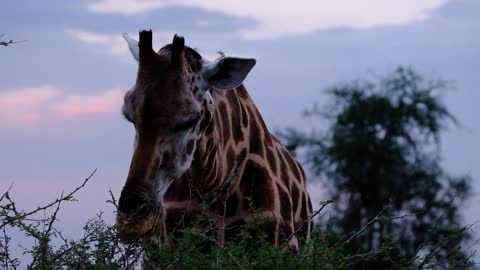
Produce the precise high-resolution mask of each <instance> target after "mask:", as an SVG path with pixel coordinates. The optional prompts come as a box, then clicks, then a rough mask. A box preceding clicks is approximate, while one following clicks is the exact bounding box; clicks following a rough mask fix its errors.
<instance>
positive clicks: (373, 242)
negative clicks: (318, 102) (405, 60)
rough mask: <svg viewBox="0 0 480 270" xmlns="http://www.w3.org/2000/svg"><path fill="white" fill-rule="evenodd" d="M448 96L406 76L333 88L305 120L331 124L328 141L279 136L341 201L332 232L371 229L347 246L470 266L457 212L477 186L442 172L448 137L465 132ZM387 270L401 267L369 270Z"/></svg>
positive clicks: (437, 86) (441, 87)
mask: <svg viewBox="0 0 480 270" xmlns="http://www.w3.org/2000/svg"><path fill="white" fill-rule="evenodd" d="M448 88H449V84H448V83H446V82H444V81H442V80H433V81H432V80H431V81H428V80H425V79H424V78H423V77H421V76H420V75H418V74H417V73H416V72H415V71H413V70H412V69H410V68H403V67H399V68H397V69H396V70H395V71H394V72H393V73H391V74H390V75H388V76H386V77H385V78H380V79H379V80H378V81H377V82H374V83H372V82H365V81H353V82H350V83H345V84H340V85H337V86H334V87H332V88H330V89H328V90H327V94H328V95H329V96H330V97H331V101H332V102H331V103H330V104H329V105H328V106H327V107H326V110H325V111H322V110H319V109H318V107H316V106H314V108H313V109H311V110H308V111H307V112H306V116H308V117H320V118H321V119H327V120H328V121H329V123H330V126H329V128H328V131H327V132H323V133H319V132H313V131H312V132H310V133H304V132H299V131H296V130H293V129H288V130H286V131H285V132H283V133H282V134H281V136H282V137H283V138H284V139H285V140H286V141H287V144H288V146H289V148H290V149H299V148H300V149H304V153H305V155H304V157H305V159H306V161H307V163H308V164H309V165H310V166H311V168H312V169H313V171H314V172H315V173H316V174H317V175H318V176H320V177H321V178H322V179H324V181H325V182H326V184H327V186H328V187H329V189H330V192H331V193H330V195H331V196H333V197H334V198H335V200H336V201H337V203H336V207H335V208H336V209H335V210H336V211H335V214H334V215H333V216H332V218H331V219H330V220H329V225H330V226H329V230H330V231H331V232H334V233H336V234H340V235H348V234H351V233H352V232H354V231H355V230H356V229H357V228H362V227H365V226H367V227H366V228H365V230H364V231H363V232H362V234H361V235H359V236H358V237H356V239H353V240H352V241H350V242H349V250H350V251H351V252H359V251H366V252H371V251H375V250H377V249H378V248H380V247H381V246H382V245H384V244H385V243H389V242H393V243H396V248H395V249H394V250H392V254H391V255H392V256H396V257H399V256H400V257H404V258H415V257H416V256H418V254H426V255H425V257H427V258H428V259H429V260H435V261H436V264H438V265H443V266H445V267H447V266H450V267H455V266H456V264H457V263H459V262H464V261H465V259H466V256H467V255H466V253H465V250H462V249H461V246H462V243H463V242H464V240H465V239H467V238H468V235H469V234H468V231H467V230H465V228H464V227H461V226H460V222H459V220H460V216H459V210H460V207H461V204H462V202H463V201H464V200H465V199H466V198H467V196H468V191H469V190H470V185H469V178H468V177H466V176H461V177H452V176H450V175H448V174H447V173H446V172H445V171H444V170H443V169H442V168H441V166H440V161H441V158H440V151H439V142H440V135H441V131H443V130H444V129H445V128H446V126H447V124H448V122H453V123H454V124H456V123H457V122H456V120H455V118H454V117H453V116H452V115H451V113H450V112H449V111H448V109H447V108H446V106H445V105H444V104H443V103H442V100H441V94H442V93H443V92H444V91H445V90H447V89H448ZM399 217H401V218H399ZM390 257H391V256H390ZM425 264H427V263H425ZM425 264H424V266H425ZM379 265H380V266H382V267H386V266H388V265H390V266H391V265H393V262H390V263H387V264H382V263H380V264H379V263H378V262H369V263H367V264H365V265H363V266H368V267H367V268H370V269H371V268H372V267H374V266H377V267H379Z"/></svg>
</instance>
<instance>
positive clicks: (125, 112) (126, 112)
mask: <svg viewBox="0 0 480 270" xmlns="http://www.w3.org/2000/svg"><path fill="white" fill-rule="evenodd" d="M122 114H123V117H125V119H127V121H128V122H130V123H133V115H132V113H131V112H130V111H129V110H127V108H126V106H125V105H124V106H123V107H122Z"/></svg>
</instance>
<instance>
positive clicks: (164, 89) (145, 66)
mask: <svg viewBox="0 0 480 270" xmlns="http://www.w3.org/2000/svg"><path fill="white" fill-rule="evenodd" d="M124 37H125V39H126V41H127V43H128V45H129V48H130V51H131V53H132V55H133V57H134V58H135V59H136V60H137V61H138V73H137V80H136V83H135V85H134V86H133V88H132V89H131V90H130V91H128V92H127V93H126V95H125V98H124V105H123V109H122V110H123V114H124V115H125V118H126V119H127V120H128V121H129V122H131V123H132V124H133V126H134V128H135V131H136V136H135V143H134V151H133V157H132V161H131V164H130V170H129V173H128V177H127V180H126V183H125V186H124V187H123V190H122V193H121V196H120V201H119V212H118V215H117V226H118V229H119V233H120V237H122V238H124V239H137V238H140V237H143V236H147V235H148V234H149V233H153V232H154V229H155V227H156V226H155V224H156V221H157V220H158V218H160V217H161V214H162V202H163V195H164V193H165V191H166V190H167V188H168V186H169V185H170V183H171V182H172V181H173V180H174V179H176V178H178V177H180V176H181V175H182V174H184V173H185V172H186V171H187V170H188V169H189V168H190V166H191V163H192V160H193V156H194V153H195V150H196V147H197V141H198V139H199V138H201V136H202V132H203V131H204V129H205V123H207V122H208V121H211V115H212V114H211V110H212V105H213V100H212V98H211V95H210V93H209V91H211V89H213V88H216V89H221V90H226V89H231V88H234V87H236V86H238V85H240V84H241V83H242V82H243V80H244V79H245V77H246V76H247V74H248V72H249V71H250V70H251V68H252V67H253V66H254V65H255V59H242V58H235V57H223V56H222V57H220V58H218V59H217V60H215V61H213V62H207V61H205V60H204V59H203V58H202V57H201V56H200V55H199V54H198V53H197V52H196V51H195V50H193V49H191V48H189V47H187V46H185V40H184V38H183V37H179V36H177V35H175V36H174V38H173V41H172V43H171V44H168V45H166V46H164V47H163V48H162V49H160V51H158V53H157V52H155V51H154V50H153V48H152V32H151V31H142V32H140V40H139V41H138V42H137V41H136V40H133V39H132V38H130V37H128V36H127V35H124ZM209 118H210V119H209Z"/></svg>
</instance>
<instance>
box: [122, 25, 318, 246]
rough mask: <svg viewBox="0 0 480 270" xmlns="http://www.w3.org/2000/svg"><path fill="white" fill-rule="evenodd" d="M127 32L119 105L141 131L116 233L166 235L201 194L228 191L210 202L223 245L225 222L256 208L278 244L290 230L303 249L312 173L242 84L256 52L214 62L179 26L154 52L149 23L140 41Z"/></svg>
mask: <svg viewBox="0 0 480 270" xmlns="http://www.w3.org/2000/svg"><path fill="white" fill-rule="evenodd" d="M123 36H124V38H125V40H126V41H127V44H128V47H129V49H130V51H131V53H132V56H133V57H134V58H135V59H136V60H137V61H138V72H137V79H136V82H135V85H134V86H133V87H132V88H131V90H129V91H128V92H127V93H126V94H125V98H124V105H123V108H122V111H123V114H124V115H125V118H126V119H127V120H128V121H129V122H131V123H132V124H133V126H134V128H135V133H136V136H135V143H134V151H133V156H132V161H131V164H130V169H129V173H128V176H127V180H126V182H125V185H124V187H123V190H122V193H121V196H120V201H119V212H118V215H117V225H118V229H119V235H120V237H121V238H123V239H140V238H143V239H145V238H147V239H151V238H159V239H160V238H161V239H165V235H168V234H175V233H177V232H178V229H179V228H185V227H188V226H190V225H191V224H189V222H191V220H192V219H193V218H195V217H196V216H198V215H199V213H200V212H201V210H202V208H201V205H202V200H204V198H203V197H202V194H207V193H209V194H212V193H213V194H218V195H219V196H223V197H222V198H224V199H225V201H224V203H222V204H213V205H211V206H210V207H211V209H209V211H210V212H213V213H216V215H215V217H216V218H215V223H216V225H217V226H218V227H217V241H218V243H219V244H220V245H223V242H224V241H225V239H228V238H229V235H230V234H231V233H232V232H231V231H230V229H229V228H231V227H232V226H233V225H236V224H242V223H246V222H248V221H249V220H251V219H252V217H253V214H254V212H256V213H257V212H258V213H260V214H261V215H262V216H264V217H265V218H270V219H272V220H273V222H272V223H271V228H270V229H269V231H268V233H270V234H271V238H270V240H271V242H272V243H273V244H275V245H279V244H281V241H282V239H288V241H289V242H288V245H289V246H290V247H291V248H293V249H298V237H297V236H298V235H299V234H302V233H303V234H305V235H306V237H307V238H308V237H309V234H310V230H311V222H310V220H309V217H310V215H311V213H312V206H311V201H310V198H309V195H308V193H307V188H306V185H307V184H306V177H305V173H304V171H303V169H302V167H301V165H300V164H299V163H298V162H297V161H296V160H295V158H294V157H293V156H292V154H290V153H289V152H288V151H287V149H286V148H285V147H284V146H283V145H282V144H281V143H280V142H279V141H278V140H277V139H276V138H275V137H274V136H273V135H272V134H271V133H270V132H269V131H268V129H267V127H266V125H265V123H264V121H263V119H262V117H261V115H260V113H259V112H258V110H257V107H256V106H255V104H254V102H253V100H252V99H251V97H250V96H249V94H248V93H247V91H246V89H245V87H244V86H243V81H244V80H245V78H246V77H247V75H248V73H249V72H250V71H251V69H252V68H253V66H254V65H255V63H256V62H255V59H249V58H238V57H228V56H224V55H222V56H221V57H219V58H218V59H216V60H214V61H211V62H210V61H207V60H206V59H204V58H203V57H202V56H201V55H200V54H198V53H197V52H196V51H195V50H193V49H192V48H190V47H188V46H186V45H185V39H184V38H183V37H180V36H177V35H175V36H174V38H173V41H172V43H171V44H167V45H165V46H164V47H162V48H161V49H160V50H159V51H158V52H155V51H153V49H152V32H151V31H141V32H140V33H139V41H136V40H135V39H133V38H131V37H129V36H128V35H127V34H124V35H123ZM194 190H195V191H196V192H193V191H194ZM305 223H306V224H305ZM281 235H283V236H284V237H283V238H282V237H281Z"/></svg>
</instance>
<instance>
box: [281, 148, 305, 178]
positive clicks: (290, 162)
mask: <svg viewBox="0 0 480 270" xmlns="http://www.w3.org/2000/svg"><path fill="white" fill-rule="evenodd" d="M282 152H283V156H284V158H285V161H286V162H287V164H288V167H289V168H290V171H291V172H293V175H294V176H295V178H296V179H298V180H299V181H300V183H301V178H302V177H301V174H300V171H299V170H298V166H297V161H296V160H295V159H294V158H293V157H292V155H291V154H290V152H288V151H287V150H286V149H285V148H282Z"/></svg>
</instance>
